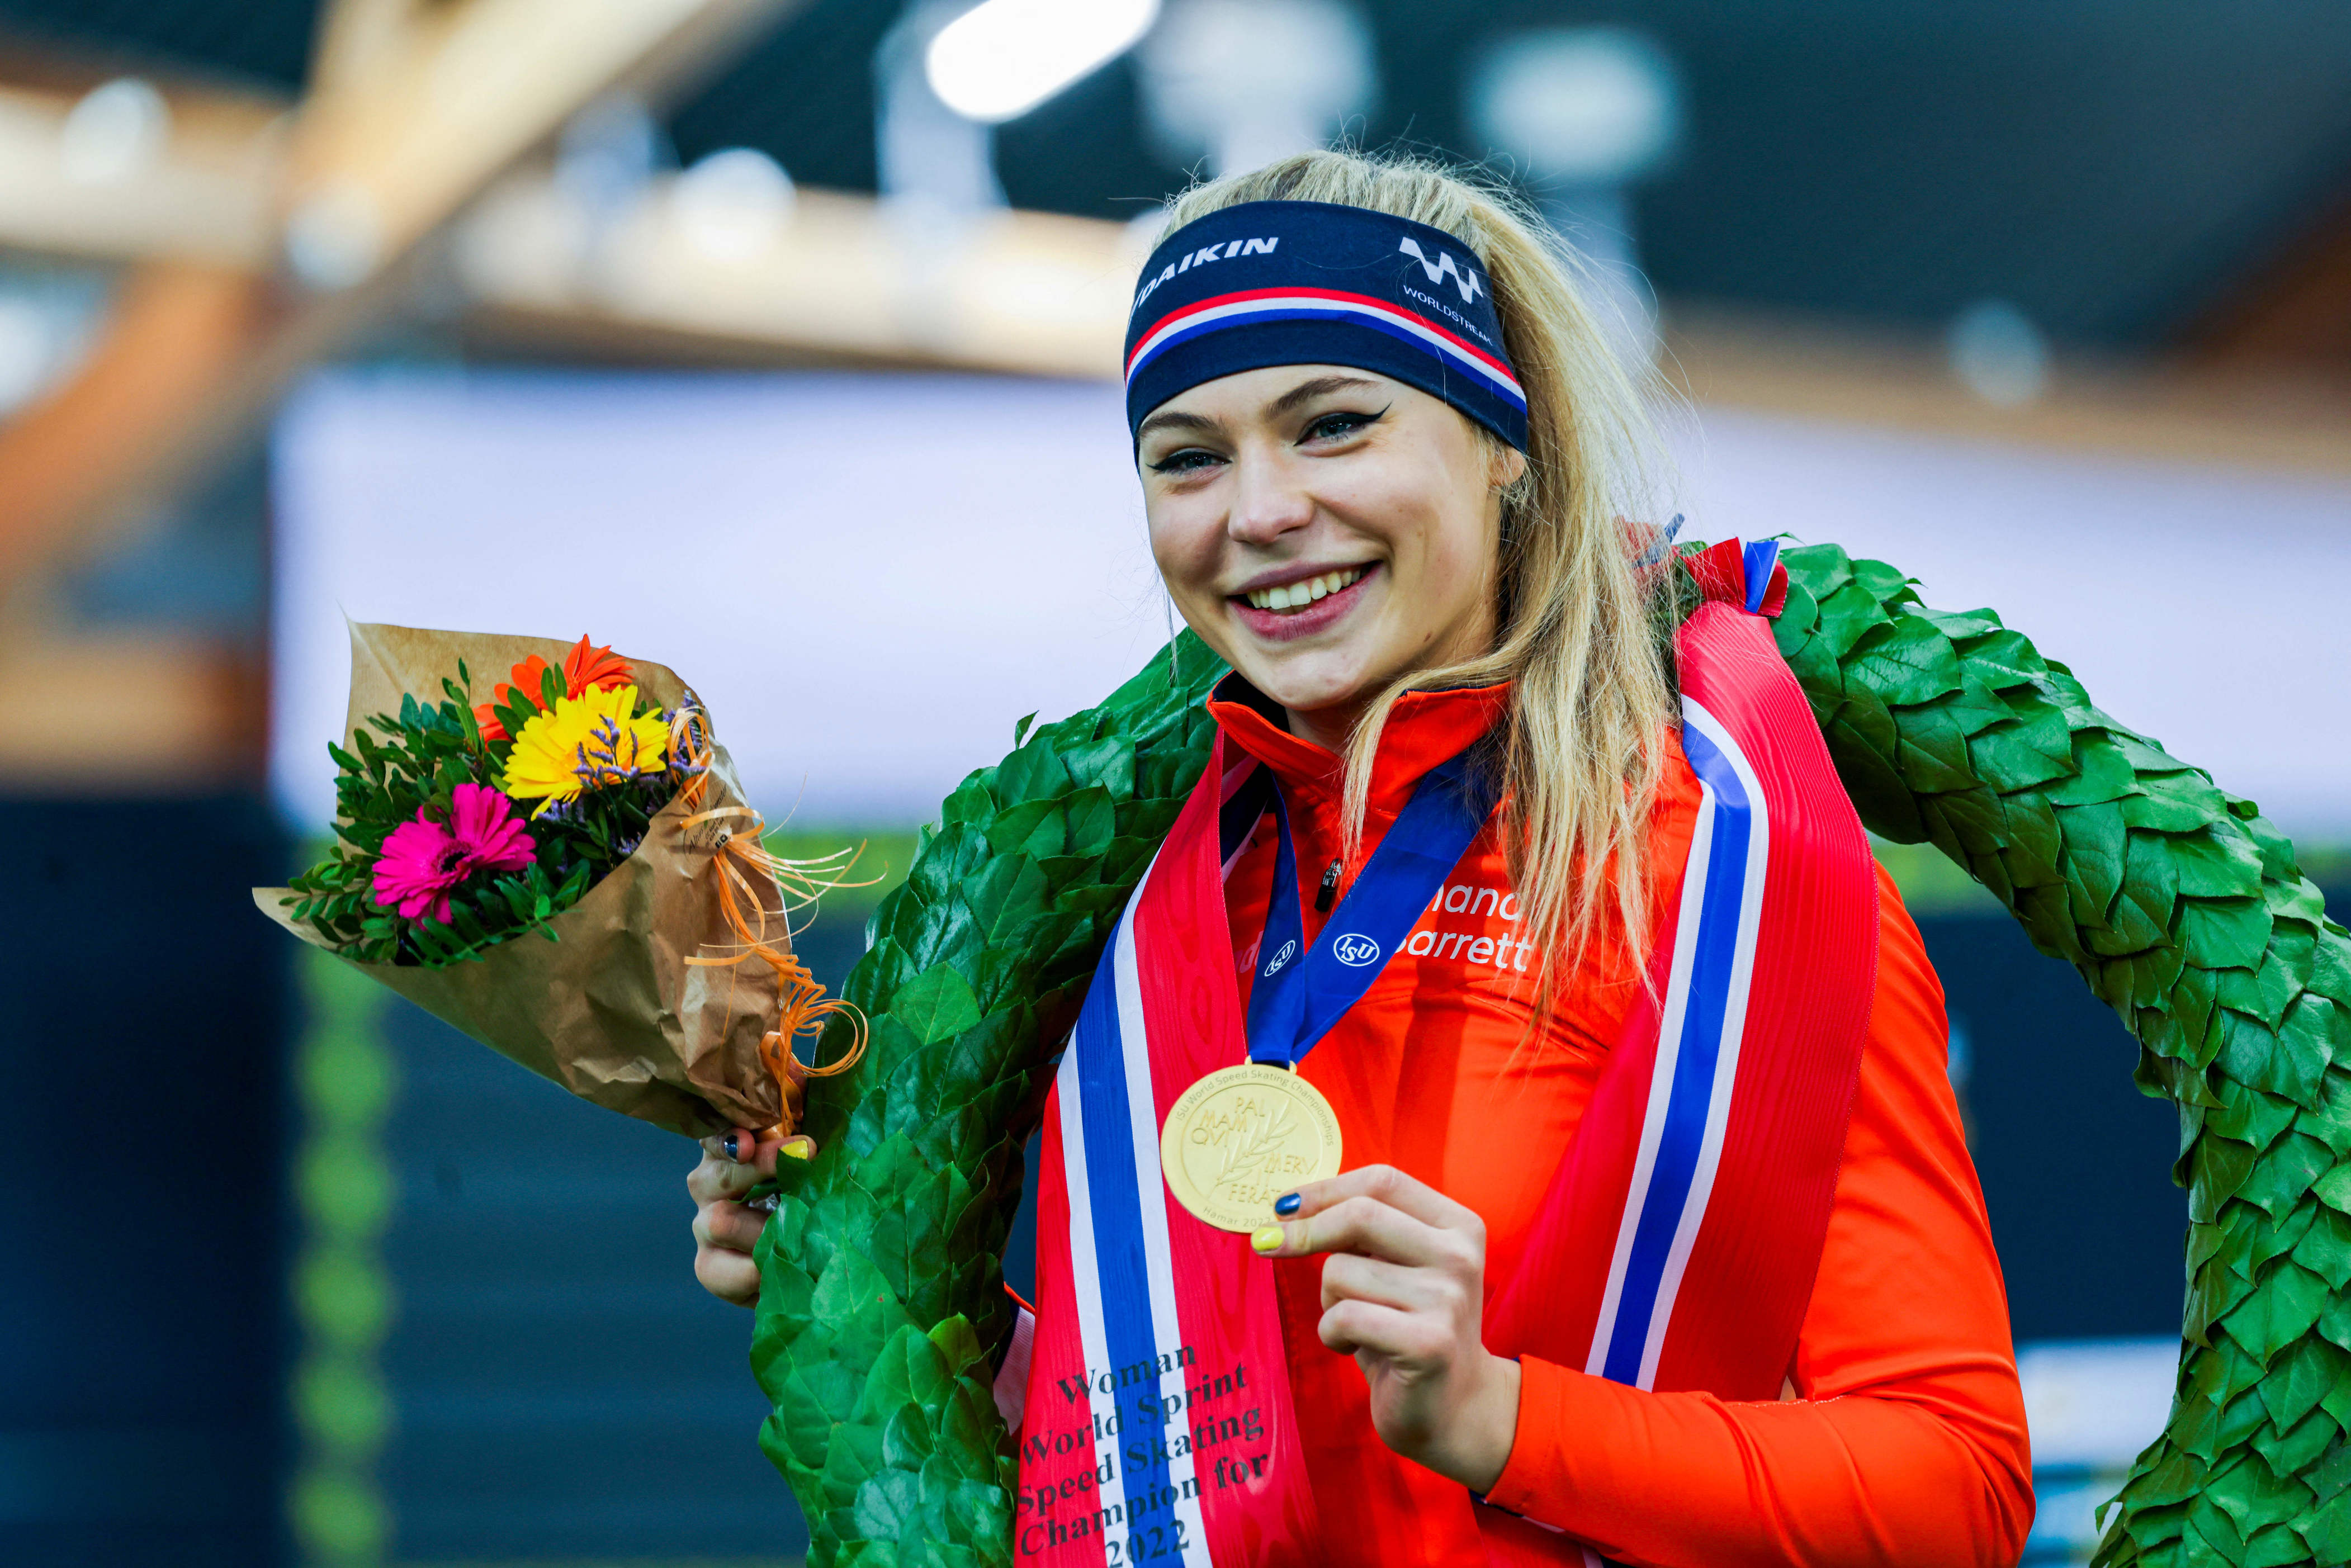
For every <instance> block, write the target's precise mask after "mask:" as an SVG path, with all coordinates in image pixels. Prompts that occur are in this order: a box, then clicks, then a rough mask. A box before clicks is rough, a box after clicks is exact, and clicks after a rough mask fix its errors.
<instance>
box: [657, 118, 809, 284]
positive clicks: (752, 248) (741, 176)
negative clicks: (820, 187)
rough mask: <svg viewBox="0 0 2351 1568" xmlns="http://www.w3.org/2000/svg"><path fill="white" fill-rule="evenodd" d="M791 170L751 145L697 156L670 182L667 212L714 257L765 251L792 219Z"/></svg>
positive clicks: (740, 257) (730, 258) (749, 256)
mask: <svg viewBox="0 0 2351 1568" xmlns="http://www.w3.org/2000/svg"><path fill="white" fill-rule="evenodd" d="M793 195H794V192H793V190H792V180H791V176H790V175H789V174H787V173H785V172H784V171H783V166H782V165H781V164H779V163H778V162H776V161H775V160H774V159H773V158H770V157H768V155H767V154H766V153H765V152H760V151H758V149H757V148H753V147H729V148H727V149H726V151H724V152H713V153H711V154H710V155H709V156H707V157H705V158H703V159H701V160H700V161H699V162H696V163H695V165H694V167H693V168H691V169H688V170H687V171H685V172H684V173H682V174H680V175H679V176H678V177H677V181H676V183H674V184H673V185H672V186H671V187H670V194H669V201H670V218H671V221H672V222H674V223H675V224H676V225H677V226H678V229H679V232H680V233H682V234H683V235H684V236H685V243H686V244H688V245H690V246H693V247H694V248H695V250H697V251H699V252H701V253H702V254H703V255H704V256H708V257H709V258H710V259H711V260H713V261H716V262H726V263H734V264H740V263H743V262H747V261H750V260H753V259H754V258H756V257H758V256H765V255H766V254H767V253H768V251H769V250H770V249H771V248H773V246H775V243H776V241H777V240H778V238H779V237H781V236H782V235H783V232H784V228H785V225H788V224H789V223H790V222H791V217H792V201H793Z"/></svg>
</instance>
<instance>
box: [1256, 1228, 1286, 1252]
mask: <svg viewBox="0 0 2351 1568" xmlns="http://www.w3.org/2000/svg"><path fill="white" fill-rule="evenodd" d="M1288 1234H1289V1233H1288V1232H1287V1231H1285V1230H1283V1229H1282V1228H1281V1227H1280V1226H1279V1225H1260V1226H1259V1227H1258V1228H1256V1229H1255V1230H1252V1231H1250V1232H1249V1245H1250V1246H1251V1247H1254V1248H1256V1249H1258V1251H1259V1253H1266V1252H1279V1251H1280V1250H1281V1243H1282V1240H1283V1239H1284V1237H1286V1236H1287V1235H1288Z"/></svg>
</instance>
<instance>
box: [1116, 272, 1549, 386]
mask: <svg viewBox="0 0 2351 1568" xmlns="http://www.w3.org/2000/svg"><path fill="white" fill-rule="evenodd" d="M1276 321H1335V322H1343V323H1346V324H1349V325H1353V326H1360V327H1368V328H1371V329H1374V330H1376V331H1381V332H1384V333H1386V334H1388V335H1389V336H1390V337H1392V338H1396V339H1399V340H1402V341H1404V342H1406V343H1409V344H1412V345H1413V346H1414V347H1416V348H1418V349H1421V350H1425V351H1426V352H1427V353H1429V354H1432V355H1434V356H1435V357H1436V358H1437V360H1438V361H1440V362H1441V363H1443V364H1445V365H1447V366H1448V367H1450V368H1451V369H1453V370H1457V371H1464V372H1467V373H1468V374H1469V375H1471V376H1473V377H1475V378H1476V379H1477V380H1478V381H1479V382H1481V383H1482V384H1484V385H1485V386H1486V387H1487V388H1488V389H1489V391H1491V392H1493V393H1494V395H1496V396H1497V397H1499V398H1501V399H1502V400H1503V401H1504V402H1508V403H1509V404H1510V406H1511V407H1513V408H1515V409H1518V410H1520V411H1522V412H1523V411H1524V410H1525V408H1526V406H1527V394H1526V392H1525V391H1524V389H1522V388H1521V387H1520V385H1519V379H1518V377H1516V376H1514V375H1512V374H1511V373H1510V367H1509V366H1508V365H1506V364H1504V363H1503V362H1502V361H1500V360H1498V359H1496V358H1495V357H1494V356H1493V355H1491V354H1489V353H1487V352H1486V351H1485V350H1482V349H1479V347H1477V346H1476V345H1475V344H1473V343H1471V342H1469V341H1468V340H1466V339H1463V338H1461V337H1458V336H1457V335H1456V334H1454V333H1452V332H1448V331H1447V330H1446V329H1444V328H1442V327H1440V326H1438V325H1437V323H1435V322H1434V321H1431V320H1429V319H1427V318H1426V317H1425V316H1419V315H1416V314H1414V313H1413V312H1411V311H1408V310H1404V309H1400V308H1397V307H1396V306H1395V305H1392V304H1389V303H1388V302H1387V301H1385V300H1382V299H1374V298H1371V297H1369V296H1368V295H1363V294H1348V293H1343V292H1341V291H1339V290H1337V289H1330V288H1258V289H1249V290H1244V291H1242V292H1240V293H1237V294H1218V295H1213V296H1211V297H1210V298H1207V299H1202V300H1198V301H1196V302H1195V303H1193V304H1190V305H1186V306H1183V307H1181V308H1177V309H1175V310H1171V311H1169V312H1168V313H1167V314H1166V315H1165V316H1163V317H1161V318H1160V319H1158V320H1157V321H1155V322H1154V323H1152V325H1151V328H1150V329H1149V330H1147V331H1145V332H1144V334H1143V336H1142V337H1141V338H1140V339H1139V340H1137V341H1136V343H1135V345H1134V352H1132V353H1130V354H1129V355H1128V356H1127V360H1126V381H1127V384H1128V385H1129V386H1132V385H1133V384H1134V379H1135V377H1136V376H1137V375H1139V374H1141V373H1142V372H1143V371H1144V369H1145V368H1147V367H1148V366H1149V365H1150V363H1151V361H1153V360H1155V359H1156V358H1157V357H1158V356H1159V355H1161V354H1163V353H1165V351H1166V350H1169V349H1172V348H1175V346H1176V345H1178V344H1180V343H1186V342H1190V341H1191V340H1194V339H1196V338H1199V337H1202V336H1204V335H1206V334H1207V333H1210V332H1215V331H1219V330H1222V329H1226V328H1228V327H1246V326H1258V325H1261V324H1265V323H1269V322H1276Z"/></svg>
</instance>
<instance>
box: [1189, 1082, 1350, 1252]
mask: <svg viewBox="0 0 2351 1568" xmlns="http://www.w3.org/2000/svg"><path fill="white" fill-rule="evenodd" d="M1159 1164H1160V1168H1161V1170H1162V1171H1164V1172H1165V1175H1166V1177H1167V1190H1168V1191H1170V1192H1172V1193H1174V1194H1175V1201H1176V1202H1178V1203H1180V1204H1182V1205H1183V1206H1184V1207H1186V1208H1188V1209H1190V1210H1191V1211H1192V1212H1193V1213H1194V1214H1196V1215H1197V1216H1199V1217H1200V1218H1202V1219H1204V1220H1206V1221H1207V1222H1208V1223H1209V1224H1210V1225H1213V1226H1215V1227H1217V1228H1218V1229H1219V1230H1237V1231H1250V1230H1255V1229H1256V1228H1258V1227H1259V1226H1260V1225H1263V1224H1265V1223H1267V1222H1268V1221H1269V1220H1270V1219H1271V1218H1273V1200H1274V1199H1275V1198H1277V1197H1280V1196H1281V1195H1282V1194H1284V1193H1287V1192H1295V1191H1297V1190H1298V1188H1300V1187H1301V1186H1305V1185H1306V1184H1307V1183H1308V1182H1311V1181H1322V1180H1325V1179H1326V1178H1328V1177H1331V1176H1337V1175H1338V1174H1339V1118H1338V1116H1337V1115H1336V1114H1335V1113H1333V1112H1332V1109H1331V1103H1330V1102H1329V1101H1328V1100H1325V1099H1323V1098H1322V1091H1321V1090H1319V1089H1317V1088H1315V1087H1314V1085H1312V1084H1311V1083H1309V1082H1306V1080H1305V1079H1303V1078H1301V1077H1300V1076H1299V1075H1298V1074H1297V1073H1295V1072H1291V1071H1288V1070H1287V1069H1284V1068H1280V1067H1268V1066H1265V1065H1263V1064H1261V1063H1259V1062H1254V1061H1252V1062H1249V1063H1247V1064H1245V1065H1243V1066H1239V1067H1226V1068H1220V1069H1218V1070H1217V1071H1214V1072H1211V1073H1209V1074H1208V1075H1207V1077H1205V1078H1203V1079H1201V1080H1200V1081H1199V1082H1196V1083H1195V1084H1193V1085H1192V1087H1190V1088H1189V1089H1186V1091H1184V1094H1183V1097H1182V1098H1181V1099H1179V1100H1177V1101H1176V1102H1175V1107H1174V1108H1173V1109H1172V1110H1170V1111H1169V1112H1168V1113H1167V1122H1166V1124H1165V1126H1164V1127H1162V1128H1161V1129H1160V1133H1159Z"/></svg>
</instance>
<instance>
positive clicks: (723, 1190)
mask: <svg viewBox="0 0 2351 1568" xmlns="http://www.w3.org/2000/svg"><path fill="white" fill-rule="evenodd" d="M787 1141H789V1142H790V1143H792V1144H795V1145H798V1144H805V1143H807V1141H808V1140H806V1139H805V1138H794V1139H790V1140H780V1139H778V1140H772V1141H770V1142H768V1143H764V1144H762V1143H759V1142H758V1134H754V1133H753V1132H751V1131H750V1129H748V1128H747V1127H737V1128H736V1129H735V1130H734V1131H733V1132H731V1133H729V1134H726V1136H724V1137H715V1138H705V1139H703V1140H702V1163H701V1164H700V1165H698V1166H695V1167H694V1170H693V1172H692V1173H691V1174H690V1175H688V1176H686V1178H685V1190H686V1192H687V1194H688V1195H689V1196H691V1197H693V1199H694V1277H695V1279H696V1280H699V1281H702V1288H703V1289H704V1290H705V1291H709V1292H710V1293H711V1294H712V1295H714V1296H716V1297H717V1298H718V1299H719V1300H720V1301H732V1302H734V1303H735V1304H736V1305H737V1306H738V1307H749V1306H756V1305H757V1304H758V1300H759V1270H758V1265H757V1264H755V1263H753V1262H752V1261H751V1249H752V1248H753V1247H754V1246H755V1245H757V1244H758V1239H759V1232H760V1230H761V1229H762V1228H764V1227H765V1226H766V1225H767V1223H768V1216H767V1214H766V1213H765V1212H764V1211H763V1210H760V1209H757V1208H752V1207H749V1206H747V1205H746V1204H745V1203H744V1202H743V1201H742V1198H743V1195H744V1194H745V1193H747V1192H748V1191H750V1190H751V1188H752V1187H753V1186H756V1185H758V1183H759V1182H762V1181H764V1180H766V1179H767V1178H768V1177H769V1176H773V1175H775V1174H776V1155H777V1153H778V1151H779V1150H781V1149H782V1148H783V1147H784V1145H785V1142H787ZM730 1144H731V1145H734V1150H735V1154H729V1153H728V1152H727V1145H730ZM745 1152H748V1153H749V1154H750V1156H751V1157H750V1158H749V1159H747V1160H739V1159H737V1158H736V1157H735V1155H736V1154H742V1153H745ZM801 1157H802V1158H806V1157H807V1156H806V1155H802V1156H801Z"/></svg>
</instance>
